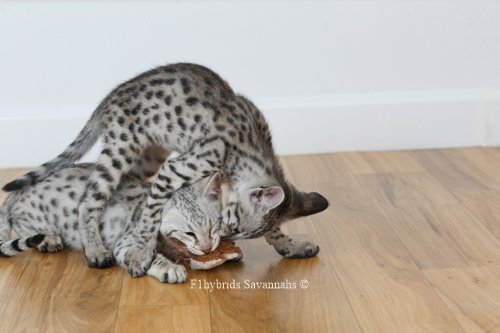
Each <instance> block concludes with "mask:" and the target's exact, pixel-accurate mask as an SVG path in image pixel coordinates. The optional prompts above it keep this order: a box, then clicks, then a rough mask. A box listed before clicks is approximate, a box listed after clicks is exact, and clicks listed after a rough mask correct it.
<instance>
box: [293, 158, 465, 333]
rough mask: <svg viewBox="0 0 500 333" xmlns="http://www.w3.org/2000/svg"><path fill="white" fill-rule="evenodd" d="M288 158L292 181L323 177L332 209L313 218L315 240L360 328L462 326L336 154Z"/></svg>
mask: <svg viewBox="0 0 500 333" xmlns="http://www.w3.org/2000/svg"><path fill="white" fill-rule="evenodd" d="M288 162H289V166H293V167H291V168H292V173H293V175H294V177H295V179H296V180H298V178H299V176H300V175H303V174H306V173H311V174H312V175H322V176H323V179H322V182H321V183H319V184H318V185H317V186H318V187H317V188H316V190H318V192H320V193H325V194H326V195H327V197H328V198H329V199H330V200H331V202H332V209H329V210H327V211H326V212H325V213H324V214H323V216H320V217H316V218H314V217H313V219H321V221H322V222H321V223H319V224H318V225H317V227H320V228H321V233H320V241H321V242H320V245H321V246H322V249H323V252H326V253H328V255H329V256H330V261H331V264H332V266H333V267H334V270H335V272H336V273H337V275H338V277H339V280H340V283H341V284H342V286H343V289H344V290H345V293H346V295H347V298H348V300H349V302H350V305H351V307H352V309H353V311H354V313H355V315H356V318H357V320H358V323H359V325H360V326H361V329H362V330H363V331H366V332H457V331H461V330H462V329H461V327H460V325H459V324H458V322H457V321H456V319H455V317H454V316H453V314H452V313H451V312H450V310H449V309H448V308H447V307H446V305H445V304H444V303H443V302H442V300H441V299H440V298H439V296H438V295H437V294H436V292H435V291H434V289H433V288H432V287H431V286H430V285H429V283H428V282H427V280H426V279H425V277H424V276H423V274H422V273H421V271H420V270H419V269H418V267H417V266H416V264H415V263H414V262H413V260H412V257H411V255H410V254H409V253H408V252H407V250H406V248H405V246H404V244H402V243H401V241H400V240H399V238H398V237H397V236H396V235H395V234H394V232H393V230H392V229H391V228H390V226H389V224H388V222H387V220H386V219H385V217H384V216H383V215H382V214H381V212H380V211H379V209H378V208H377V207H376V206H375V204H374V203H373V202H372V198H371V196H370V195H368V194H367V193H366V192H365V191H364V189H363V187H362V186H361V185H360V184H359V182H358V179H357V178H356V176H354V175H353V173H352V172H351V171H350V170H349V168H348V166H347V164H346V163H345V161H344V160H343V158H342V156H341V155H330V156H328V157H326V156H311V157H308V158H304V157H296V158H293V160H292V161H288ZM318 177H321V176H318ZM303 181H304V182H305V181H306V180H305V179H304V180H303ZM298 182H299V183H300V180H298Z"/></svg>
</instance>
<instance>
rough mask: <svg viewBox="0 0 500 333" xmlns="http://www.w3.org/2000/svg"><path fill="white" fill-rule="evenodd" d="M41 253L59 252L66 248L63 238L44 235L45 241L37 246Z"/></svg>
mask: <svg viewBox="0 0 500 333" xmlns="http://www.w3.org/2000/svg"><path fill="white" fill-rule="evenodd" d="M36 248H37V249H38V251H40V252H49V253H52V252H58V251H61V250H62V249H63V248H64V245H63V241H62V238H61V237H59V236H57V235H44V238H43V240H42V241H41V242H40V243H39V244H38V245H37V246H36Z"/></svg>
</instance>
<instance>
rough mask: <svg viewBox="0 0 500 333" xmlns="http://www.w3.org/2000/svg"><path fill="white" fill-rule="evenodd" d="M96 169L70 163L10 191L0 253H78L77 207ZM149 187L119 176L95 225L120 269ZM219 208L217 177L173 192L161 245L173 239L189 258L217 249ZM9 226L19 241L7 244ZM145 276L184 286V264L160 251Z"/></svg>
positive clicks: (0, 227) (2, 214)
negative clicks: (64, 250)
mask: <svg viewBox="0 0 500 333" xmlns="http://www.w3.org/2000/svg"><path fill="white" fill-rule="evenodd" d="M94 169H95V165H93V164H79V165H74V166H71V167H68V168H65V169H62V170H59V171H57V172H55V173H53V174H52V175H51V176H49V177H47V178H45V179H44V180H42V181H40V182H39V183H37V184H35V185H33V186H32V187H30V188H27V189H25V190H20V191H17V192H13V193H11V194H10V195H9V197H8V198H7V199H6V201H5V202H4V204H3V206H2V208H1V211H0V241H1V242H2V243H0V255H2V256H11V255H15V254H16V253H18V252H20V251H23V250H26V249H28V248H32V247H36V248H37V249H38V250H40V251H43V252H54V251H58V250H60V249H62V248H63V244H64V245H66V246H69V247H71V248H73V249H79V250H81V249H82V241H81V237H80V232H79V231H80V230H79V224H78V205H79V202H80V200H81V198H82V197H83V195H84V193H85V188H86V184H87V179H88V177H89V176H90V175H91V173H92V171H93V170H94ZM150 186H151V184H150V183H147V182H144V181H141V180H139V179H137V178H135V177H127V176H125V177H123V179H122V181H121V182H120V184H119V186H118V188H117V190H116V192H115V194H114V196H113V197H112V199H111V200H110V201H109V202H108V205H107V207H106V210H105V211H104V213H103V215H102V217H101V220H100V221H99V232H100V235H101V237H102V240H103V242H104V244H105V246H106V247H107V248H109V249H111V250H112V251H113V254H114V257H115V259H116V262H117V264H118V265H120V266H124V267H125V264H124V256H125V252H126V250H127V249H128V248H129V247H130V246H131V244H132V243H131V242H132V241H133V239H132V237H131V236H132V230H133V226H134V223H136V221H137V219H138V217H139V216H140V213H141V211H142V210H143V209H144V206H145V204H146V198H147V196H148V191H149V188H150ZM221 209H222V204H221V177H220V175H219V174H218V173H216V174H214V175H213V176H212V177H207V178H206V179H202V180H201V181H199V182H197V183H194V184H193V185H191V186H188V187H184V188H182V189H180V190H179V191H176V192H175V194H174V195H173V196H172V198H171V199H170V200H168V201H167V202H166V204H165V205H164V206H163V207H162V222H161V225H160V232H159V236H158V237H159V241H161V240H162V239H163V238H164V237H166V236H171V237H174V238H177V239H178V240H180V241H182V242H183V243H184V244H185V245H186V247H187V249H188V250H189V251H190V252H191V253H193V254H196V255H203V254H205V253H208V252H210V251H213V250H214V249H215V248H217V246H218V245H219V239H220V233H221V230H220V218H221V215H220V213H221ZM11 228H12V229H13V230H14V231H15V232H16V233H17V234H18V235H19V236H20V237H22V238H21V239H15V240H9V234H10V231H11ZM158 250H159V251H161V247H159V248H158ZM147 274H148V275H151V276H154V277H156V278H157V279H159V280H160V281H162V282H169V283H178V282H183V281H184V280H186V277H187V273H186V269H185V268H184V266H183V265H179V264H176V263H173V262H172V261H170V260H169V259H168V258H166V257H165V256H164V255H163V254H162V253H157V254H156V255H155V258H154V260H153V262H152V264H151V266H150V267H149V269H148V271H147Z"/></svg>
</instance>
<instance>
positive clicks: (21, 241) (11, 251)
mask: <svg viewBox="0 0 500 333" xmlns="http://www.w3.org/2000/svg"><path fill="white" fill-rule="evenodd" d="M44 239H45V235H42V234H37V235H35V236H31V237H23V238H18V239H14V240H10V241H6V242H3V243H0V257H12V256H15V255H16V254H18V253H20V252H23V251H26V250H29V249H31V248H34V247H36V246H37V245H39V244H40V243H41V242H42V241H43V240H44Z"/></svg>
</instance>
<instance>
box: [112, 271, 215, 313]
mask: <svg viewBox="0 0 500 333" xmlns="http://www.w3.org/2000/svg"><path fill="white" fill-rule="evenodd" d="M206 276H207V272H205V271H192V270H188V281H189V280H190V279H197V280H199V279H206ZM189 304H208V292H207V291H206V290H198V289H192V288H191V287H190V284H189V283H188V282H187V283H182V284H164V283H161V282H160V281H158V280H157V279H155V278H153V277H151V276H144V277H141V278H133V277H131V276H130V275H129V274H128V273H126V274H125V275H124V277H123V286H122V290H121V297H120V307H124V306H146V305H189Z"/></svg>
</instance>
